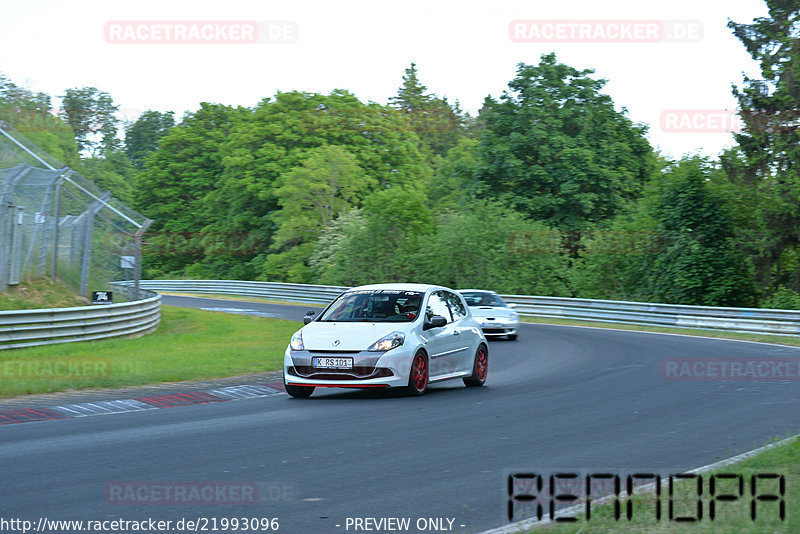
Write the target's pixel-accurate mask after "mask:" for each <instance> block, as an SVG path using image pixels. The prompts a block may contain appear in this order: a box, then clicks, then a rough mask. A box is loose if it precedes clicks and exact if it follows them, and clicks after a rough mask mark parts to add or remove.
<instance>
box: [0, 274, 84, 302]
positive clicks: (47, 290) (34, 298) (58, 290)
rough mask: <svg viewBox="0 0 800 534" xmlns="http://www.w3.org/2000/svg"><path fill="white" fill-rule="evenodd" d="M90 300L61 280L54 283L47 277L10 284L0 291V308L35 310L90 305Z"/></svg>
mask: <svg viewBox="0 0 800 534" xmlns="http://www.w3.org/2000/svg"><path fill="white" fill-rule="evenodd" d="M89 304H90V302H89V300H88V299H86V298H83V297H80V296H78V295H76V294H75V291H74V290H73V289H72V288H70V287H69V286H67V285H66V284H63V283H61V282H56V283H52V282H50V280H48V279H46V278H39V279H35V280H31V281H29V282H21V283H20V284H17V285H14V286H9V288H8V290H7V291H5V292H3V293H0V310H34V309H37V308H70V307H72V306H88V305H89Z"/></svg>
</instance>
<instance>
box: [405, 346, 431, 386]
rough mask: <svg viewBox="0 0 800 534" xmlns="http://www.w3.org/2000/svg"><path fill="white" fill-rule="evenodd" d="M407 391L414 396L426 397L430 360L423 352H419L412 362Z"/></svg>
mask: <svg viewBox="0 0 800 534" xmlns="http://www.w3.org/2000/svg"><path fill="white" fill-rule="evenodd" d="M406 389H407V390H408V392H409V393H411V394H412V395H424V394H425V392H426V391H427V390H428V358H427V356H425V353H424V352H422V351H419V352H417V354H416V355H414V360H413V361H412V362H411V372H410V373H409V375H408V387H407V388H406Z"/></svg>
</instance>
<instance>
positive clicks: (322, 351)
mask: <svg viewBox="0 0 800 534" xmlns="http://www.w3.org/2000/svg"><path fill="white" fill-rule="evenodd" d="M359 352H361V351H360V350H309V351H308V353H309V354H311V355H312V356H314V355H315V354H358V353H359Z"/></svg>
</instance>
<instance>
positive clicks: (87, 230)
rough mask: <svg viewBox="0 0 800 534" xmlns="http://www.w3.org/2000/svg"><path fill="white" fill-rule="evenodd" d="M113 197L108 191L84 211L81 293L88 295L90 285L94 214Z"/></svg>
mask: <svg viewBox="0 0 800 534" xmlns="http://www.w3.org/2000/svg"><path fill="white" fill-rule="evenodd" d="M110 197H111V193H109V192H108V191H106V192H105V193H103V195H102V197H101V198H99V199H97V200H95V201H94V202H92V203H91V204H90V205H89V207H88V208H86V211H85V212H84V217H85V218H84V221H83V225H84V226H83V250H82V251H81V252H82V254H83V256H82V257H81V287H80V294H81V295H83V296H84V297H88V296H89V293H88V289H89V288H88V286H89V268H90V263H89V260H90V259H91V257H92V234H93V232H94V216H95V214H96V213H97V212H98V211H100V210H101V209H102V208H103V205H104V204H105V202H106V201H107V200H108V199H109V198H110Z"/></svg>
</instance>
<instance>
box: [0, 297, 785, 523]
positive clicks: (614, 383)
mask: <svg viewBox="0 0 800 534" xmlns="http://www.w3.org/2000/svg"><path fill="white" fill-rule="evenodd" d="M164 304H170V305H181V306H192V307H206V308H211V307H217V308H237V309H245V310H251V311H257V312H260V313H263V314H268V315H272V316H280V317H285V318H289V319H294V320H300V318H301V317H302V315H303V313H304V311H305V309H306V308H302V307H295V306H281V305H270V304H256V303H250V302H233V301H224V300H217V299H195V298H188V297H164ZM287 341H288V340H287ZM798 357H800V349H795V348H790V347H780V346H774V345H766V344H757V343H746V342H734V341H721V340H713V339H706V338H692V337H685V336H673V335H657V334H647V333H638V332H624V331H613V330H602V329H592V328H575V327H564V326H549V325H525V326H523V327H522V328H521V331H520V336H519V340H518V341H515V342H506V341H492V342H491V343H490V353H489V358H490V370H489V378H488V380H487V383H486V386H485V387H484V388H474V389H466V388H465V387H463V385H462V384H461V382H460V381H459V382H448V383H444V384H441V385H436V386H433V387H432V389H431V390H429V392H428V393H427V394H426V395H425V396H423V397H420V398H410V397H403V396H402V395H399V394H396V393H395V392H386V391H360V390H356V391H350V390H336V389H327V390H317V391H316V392H315V393H314V396H313V397H311V398H310V399H307V400H300V399H292V398H290V397H288V396H287V395H285V394H279V395H275V396H271V397H267V398H253V399H245V400H239V401H235V402H220V403H210V404H200V405H194V406H185V407H176V408H173V409H165V410H150V411H143V412H131V413H123V414H116V415H108V416H98V417H83V418H75V419H64V420H54V421H42V422H33V423H25V424H13V425H6V426H2V427H0V474H1V475H2V480H3V484H2V485H0V517H5V518H9V517H18V518H22V519H28V520H32V521H34V522H35V521H37V520H38V518H40V517H47V518H48V519H83V520H106V519H119V518H122V519H129V520H132V519H136V520H139V519H145V518H153V519H156V520H173V521H177V520H179V519H181V518H186V519H191V520H196V519H198V518H232V517H248V518H278V520H279V525H280V528H279V531H280V532H290V533H327V532H333V533H335V532H354V531H355V530H354V529H353V526H352V525H351V526H350V528H349V529H346V528H345V527H346V525H347V519H348V518H351V519H352V518H388V517H399V518H411V527H412V528H411V529H410V530H409V532H419V530H417V528H416V523H415V522H416V521H417V519H419V518H447V519H452V520H453V530H452V531H453V532H480V531H483V530H486V529H489V528H492V527H497V526H500V525H502V524H503V523H505V522H507V518H506V508H505V505H506V475H507V474H508V473H509V471H510V470H516V471H532V470H535V469H539V468H550V469H552V468H555V469H564V470H569V469H580V468H588V469H603V468H613V467H620V468H623V467H635V468H653V469H659V470H660V472H661V473H662V474H668V473H664V472H663V470H664V469H669V470H671V471H672V472H678V471H681V470H685V469H690V468H695V467H699V466H702V465H706V464H709V463H712V462H715V461H718V460H720V459H723V458H727V457H730V456H733V455H736V454H739V453H742V452H745V451H747V450H750V449H753V448H755V447H758V446H761V445H764V444H765V443H767V442H768V441H770V440H772V439H774V438H778V437H785V436H787V435H792V434H796V433H798V432H800V411H798V410H797V409H796V407H797V405H798V403H799V402H800V381H798V380H797V379H796V378H795V379H794V380H777V379H770V380H766V379H762V380H734V381H725V380H718V379H713V380H668V379H665V377H664V376H663V369H664V367H663V362H664V360H666V359H677V360H686V359H689V360H692V359H705V358H715V359H720V360H731V359H737V360H738V359H744V360H747V359H750V360H763V359H767V358H781V359H792V360H795V359H797V358H798ZM208 481H216V482H226V483H227V482H231V483H235V484H240V485H244V486H245V487H251V488H252V487H253V485H255V486H257V488H258V502H256V503H254V504H225V503H223V502H220V503H219V504H217V503H216V502H217V501H224V500H225V499H226V496H225V495H224V494H223V495H221V496H219V495H218V496H217V497H216V501H214V504H207V503H206V504H191V503H190V504H142V503H139V504H119V503H118V502H116V501H114V498H113V496H110V494H109V492H110V491H112V490H113V489H114V488H120V487H129V486H130V485H131V484H145V483H158V484H165V485H170V484H171V485H181V484H183V485H191V484H194V483H202V482H208ZM126 484H127V485H128V486H126ZM151 495H152V494H151ZM443 524H444V525H445V526H447V525H449V523H448V521H447V520H445V521H444V523H443ZM337 525H339V526H337ZM426 525H428V526H432V525H436V524H435V523H426ZM462 525H463V526H462ZM209 527H210V523H209ZM201 530H202V529H201Z"/></svg>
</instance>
